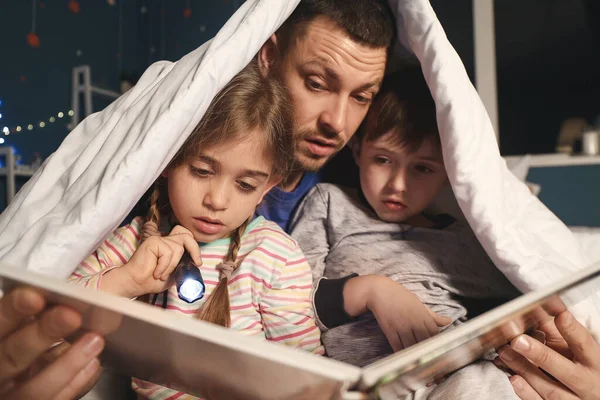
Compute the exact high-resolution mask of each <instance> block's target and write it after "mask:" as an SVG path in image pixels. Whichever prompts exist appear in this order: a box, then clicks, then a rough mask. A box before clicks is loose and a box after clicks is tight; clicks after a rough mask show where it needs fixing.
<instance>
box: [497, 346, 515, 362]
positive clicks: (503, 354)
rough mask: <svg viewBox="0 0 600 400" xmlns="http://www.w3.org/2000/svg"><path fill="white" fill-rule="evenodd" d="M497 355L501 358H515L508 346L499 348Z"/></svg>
mask: <svg viewBox="0 0 600 400" xmlns="http://www.w3.org/2000/svg"><path fill="white" fill-rule="evenodd" d="M498 355H499V356H500V359H501V360H509V361H510V360H512V359H513V358H515V355H514V353H513V352H512V350H511V349H510V348H509V347H503V348H501V349H500V351H499V352H498Z"/></svg>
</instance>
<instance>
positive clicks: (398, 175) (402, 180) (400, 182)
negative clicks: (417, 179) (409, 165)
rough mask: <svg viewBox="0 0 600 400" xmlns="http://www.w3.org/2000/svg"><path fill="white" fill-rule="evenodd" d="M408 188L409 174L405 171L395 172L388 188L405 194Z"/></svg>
mask: <svg viewBox="0 0 600 400" xmlns="http://www.w3.org/2000/svg"><path fill="white" fill-rule="evenodd" d="M407 186H408V182H407V174H406V171H405V170H404V169H399V170H397V171H394V173H393V174H392V176H390V179H389V180H388V188H390V189H392V190H393V191H395V192H405V191H406V188H407Z"/></svg>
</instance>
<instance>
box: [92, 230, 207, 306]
mask: <svg viewBox="0 0 600 400" xmlns="http://www.w3.org/2000/svg"><path fill="white" fill-rule="evenodd" d="M185 250H187V251H188V252H189V253H190V255H191V256H192V259H193V260H194V262H195V263H196V264H197V265H202V258H201V255H200V247H199V246H198V243H197V242H196V240H195V239H194V236H193V235H192V233H191V232H190V231H188V230H187V229H185V228H184V227H182V226H179V225H178V226H176V227H175V228H173V230H172V231H171V233H170V234H169V235H168V236H162V237H161V236H150V237H148V238H147V239H146V240H144V241H143V242H142V244H141V245H140V247H139V248H138V249H137V250H136V251H135V253H133V256H132V257H131V259H130V260H129V262H127V263H126V264H125V265H123V266H122V267H120V268H115V269H113V270H111V271H109V272H108V273H106V275H105V276H104V277H103V279H102V283H101V285H102V289H103V290H106V291H109V292H113V293H116V294H119V295H121V296H125V297H130V298H131V297H137V296H141V295H144V294H147V293H160V292H162V291H164V290H166V289H167V288H168V287H169V286H171V284H172V282H171V280H170V276H171V273H172V272H173V270H175V268H176V267H177V264H178V263H179V260H181V257H182V256H183V253H184V251H185Z"/></svg>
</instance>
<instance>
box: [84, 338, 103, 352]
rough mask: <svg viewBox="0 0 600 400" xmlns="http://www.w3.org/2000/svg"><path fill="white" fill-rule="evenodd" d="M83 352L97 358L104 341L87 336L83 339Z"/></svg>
mask: <svg viewBox="0 0 600 400" xmlns="http://www.w3.org/2000/svg"><path fill="white" fill-rule="evenodd" d="M85 341H86V343H85V347H84V348H83V351H84V353H85V354H86V355H88V356H97V355H98V354H100V352H101V351H102V348H103V347H104V340H103V339H102V338H101V337H100V336H98V335H89V336H88V337H86V338H85Z"/></svg>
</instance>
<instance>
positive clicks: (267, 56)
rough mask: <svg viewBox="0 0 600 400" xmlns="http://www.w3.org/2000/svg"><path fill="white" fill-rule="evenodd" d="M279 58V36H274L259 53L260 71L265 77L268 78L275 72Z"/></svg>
mask: <svg viewBox="0 0 600 400" xmlns="http://www.w3.org/2000/svg"><path fill="white" fill-rule="evenodd" d="M278 57H279V49H278V47H277V36H275V34H272V35H271V37H270V38H269V39H268V40H267V41H266V42H265V44H263V45H262V47H261V48H260V50H259V51H258V70H259V71H260V73H261V74H262V75H263V76H267V75H269V73H270V72H271V71H273V68H274V65H275V63H276V62H277V58H278Z"/></svg>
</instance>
